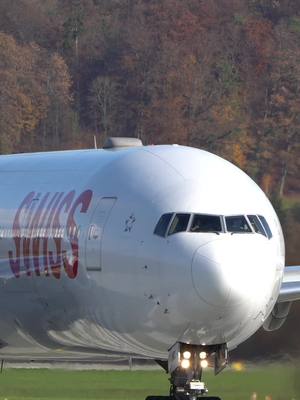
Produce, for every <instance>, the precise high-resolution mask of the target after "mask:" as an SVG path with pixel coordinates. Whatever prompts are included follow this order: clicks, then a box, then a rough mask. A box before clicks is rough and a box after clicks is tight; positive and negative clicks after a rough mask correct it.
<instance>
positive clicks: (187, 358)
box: [182, 351, 191, 360]
mask: <svg viewBox="0 0 300 400" xmlns="http://www.w3.org/2000/svg"><path fill="white" fill-rule="evenodd" d="M182 355H183V358H184V359H185V360H189V359H190V358H191V353H190V352H189V351H185V352H184V353H183V354H182Z"/></svg>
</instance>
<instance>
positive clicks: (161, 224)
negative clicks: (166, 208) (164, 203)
mask: <svg viewBox="0 0 300 400" xmlns="http://www.w3.org/2000/svg"><path fill="white" fill-rule="evenodd" d="M172 217H173V213H168V214H164V215H162V216H161V217H160V219H159V221H158V223H157V225H156V227H155V229H154V234H155V235H158V236H162V237H164V236H166V233H167V229H168V226H169V223H170V221H171V219H172Z"/></svg>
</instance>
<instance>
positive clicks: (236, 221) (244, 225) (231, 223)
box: [225, 215, 252, 233]
mask: <svg viewBox="0 0 300 400" xmlns="http://www.w3.org/2000/svg"><path fill="white" fill-rule="evenodd" d="M225 222H226V228H227V231H228V232H231V233H249V232H252V231H251V228H250V226H249V224H248V222H247V220H246V218H245V216H244V215H235V216H232V217H225Z"/></svg>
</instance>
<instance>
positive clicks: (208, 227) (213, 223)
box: [190, 214, 222, 232]
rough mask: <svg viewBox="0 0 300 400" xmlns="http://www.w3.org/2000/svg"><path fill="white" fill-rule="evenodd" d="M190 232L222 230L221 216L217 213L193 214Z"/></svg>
mask: <svg viewBox="0 0 300 400" xmlns="http://www.w3.org/2000/svg"><path fill="white" fill-rule="evenodd" d="M190 232H222V224H221V217H220V216H217V215H205V214H195V215H194V216H193V220H192V224H191V227H190Z"/></svg>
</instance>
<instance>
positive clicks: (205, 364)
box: [200, 360, 208, 368]
mask: <svg viewBox="0 0 300 400" xmlns="http://www.w3.org/2000/svg"><path fill="white" fill-rule="evenodd" d="M200 365H201V368H207V367H208V362H207V360H201V362H200Z"/></svg>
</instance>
